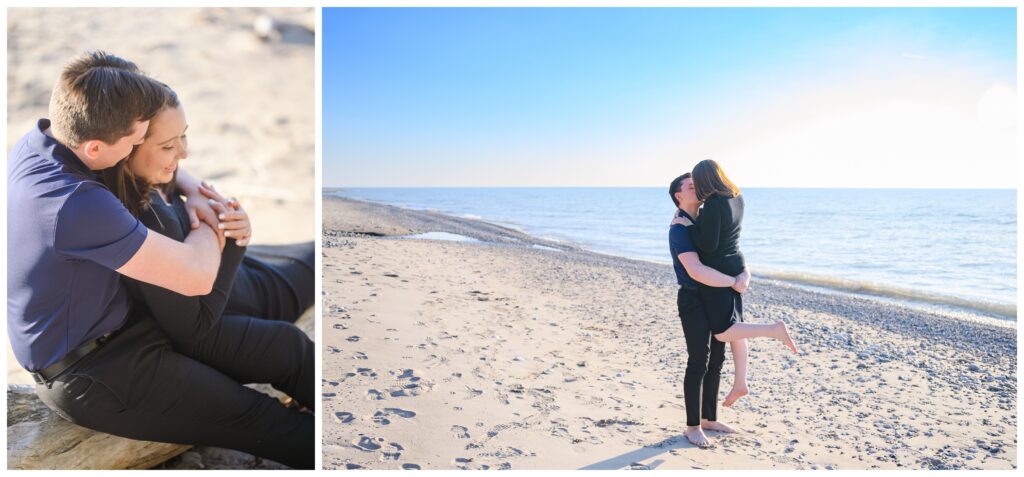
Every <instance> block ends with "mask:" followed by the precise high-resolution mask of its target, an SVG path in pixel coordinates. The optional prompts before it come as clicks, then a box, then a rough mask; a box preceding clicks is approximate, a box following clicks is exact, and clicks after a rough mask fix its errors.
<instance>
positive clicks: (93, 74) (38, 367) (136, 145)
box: [7, 52, 316, 469]
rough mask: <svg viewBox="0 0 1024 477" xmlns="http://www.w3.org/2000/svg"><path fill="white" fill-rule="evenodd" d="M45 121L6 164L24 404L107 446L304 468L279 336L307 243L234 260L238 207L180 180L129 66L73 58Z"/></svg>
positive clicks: (305, 361) (177, 139)
mask: <svg viewBox="0 0 1024 477" xmlns="http://www.w3.org/2000/svg"><path fill="white" fill-rule="evenodd" d="M49 116H50V117H49V118H48V119H40V120H39V121H38V122H37V123H36V125H35V127H34V128H32V130H30V131H29V132H28V133H27V134H25V135H24V136H23V137H22V138H21V139H20V140H19V141H18V143H17V144H15V145H14V147H13V148H12V150H11V154H10V158H9V160H8V189H7V199H8V200H7V207H8V212H7V217H8V229H7V233H8V236H7V239H8V240H7V246H8V249H7V257H8V264H7V283H8V301H7V327H8V328H7V329H8V335H9V337H10V340H11V346H12V348H13V351H14V355H15V357H16V358H17V360H18V362H19V363H20V364H21V366H22V367H24V368H25V369H26V370H27V371H29V372H30V373H31V374H32V377H33V379H34V380H35V382H36V393H37V394H38V395H39V398H40V399H41V400H42V402H43V403H45V404H46V405H47V406H48V407H50V408H51V409H53V410H54V411H55V412H56V413H57V414H58V415H60V416H61V417H62V418H64V419H67V420H69V421H71V422H73V423H76V424H78V425H81V426H84V427H87V428H90V429H94V430H98V431H102V432H106V433H109V434H114V435H117V436H122V437H128V438H132V439H140V440H150V441H160V442H171V443H179V444H190V445H203V446H215V447H224V448H230V449H236V450H241V451H244V452H248V453H250V454H254V455H256V456H260V457H265V458H267V459H270V460H274V461H277V462H280V463H282V464H285V465H288V466H291V467H295V468H304V469H312V468H313V465H314V446H315V440H314V421H313V415H312V414H311V413H310V412H309V411H308V410H304V409H302V408H303V407H305V408H308V409H312V408H313V407H314V404H315V403H314V399H315V392H316V391H315V388H316V378H315V374H314V364H315V363H314V349H313V343H312V341H311V340H310V339H309V338H308V337H307V336H306V334H305V333H304V332H303V331H302V330H301V329H299V328H298V327H296V326H295V325H294V324H293V323H294V321H295V320H296V319H298V318H299V316H301V315H302V314H303V313H304V312H305V311H306V310H307V309H308V308H309V307H310V306H312V304H313V300H314V272H315V270H314V262H313V257H314V248H313V244H312V242H310V243H305V244H297V245H289V246H276V247H262V248H261V247H248V246H247V245H248V242H249V240H250V236H251V234H252V225H251V224H250V222H249V218H248V214H247V213H246V212H245V209H244V208H242V206H241V204H240V203H239V201H238V200H235V199H225V198H224V197H222V196H221V195H220V194H219V193H218V192H217V191H216V190H214V189H213V187H212V186H210V185H209V184H207V183H205V182H200V181H198V180H196V179H195V178H193V177H192V176H190V175H188V174H187V173H185V172H184V171H182V170H179V169H178V163H179V161H181V160H183V159H185V158H186V157H188V139H187V134H186V129H187V128H188V125H187V122H186V119H185V111H184V107H183V106H182V102H181V101H180V100H179V98H178V96H177V95H176V94H175V92H174V91H173V90H172V89H171V88H170V87H169V86H167V85H166V84H163V83H160V82H158V81H156V80H154V79H152V78H150V77H148V76H146V75H145V74H143V73H142V72H141V71H140V70H139V69H138V67H136V65H135V64H134V63H132V62H130V61H127V60H124V59H122V58H119V57H117V56H114V55H110V54H107V53H103V52H93V53H89V54H86V55H84V56H82V57H79V58H77V59H75V60H73V61H72V62H71V63H69V64H68V65H67V66H66V67H65V68H64V70H63V71H62V73H61V76H60V78H59V79H58V81H57V84H56V86H55V87H54V89H53V94H52V96H51V99H50V108H49ZM182 196H184V197H185V198H186V199H187V201H185V200H183V199H182ZM249 383H269V384H271V385H272V386H273V387H274V388H275V389H277V390H279V391H281V392H283V393H285V394H287V395H288V396H290V398H291V399H292V400H293V401H292V402H293V403H296V404H294V405H291V406H288V405H285V404H283V403H282V402H280V401H278V400H277V399H274V398H271V397H270V396H267V395H266V394H263V393H260V392H257V391H255V390H253V389H250V388H248V387H246V386H245V384H249Z"/></svg>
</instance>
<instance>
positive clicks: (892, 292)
mask: <svg viewBox="0 0 1024 477" xmlns="http://www.w3.org/2000/svg"><path fill="white" fill-rule="evenodd" d="M763 274H764V275H765V276H768V277H769V278H774V279H776V280H783V281H788V282H795V283H802V284H805V285H813V286H820V287H825V288H832V289H836V290H842V291H847V292H854V293H866V294H869V295H879V296H883V297H890V298H899V299H904V300H913V301H920V302H925V303H930V304H935V305H947V306H955V307H960V308H967V309H971V310H977V311H981V312H985V313H994V314H997V315H1002V316H1006V317H1010V318H1014V319H1016V317H1017V305H1014V304H1009V303H998V302H993V301H985V300H980V299H973V300H972V299H967V298H961V297H956V296H949V295H938V294H935V293H927V292H923V291H920V290H912V289H907V288H899V287H894V286H892V285H883V284H880V283H873V282H866V281H857V280H848V279H845V278H836V277H826V276H821V275H809V274H805V273H794V272H783V271H765V272H763Z"/></svg>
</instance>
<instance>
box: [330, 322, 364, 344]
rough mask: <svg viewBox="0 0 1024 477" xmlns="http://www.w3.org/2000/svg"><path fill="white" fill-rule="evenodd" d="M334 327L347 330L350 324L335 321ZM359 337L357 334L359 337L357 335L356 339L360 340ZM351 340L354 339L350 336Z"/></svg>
mask: <svg viewBox="0 0 1024 477" xmlns="http://www.w3.org/2000/svg"><path fill="white" fill-rule="evenodd" d="M334 329H336V330H347V329H348V326H345V325H343V324H341V323H335V324H334ZM358 338H359V337H358V336H357V337H356V341H359V339H358ZM349 341H352V339H351V338H349Z"/></svg>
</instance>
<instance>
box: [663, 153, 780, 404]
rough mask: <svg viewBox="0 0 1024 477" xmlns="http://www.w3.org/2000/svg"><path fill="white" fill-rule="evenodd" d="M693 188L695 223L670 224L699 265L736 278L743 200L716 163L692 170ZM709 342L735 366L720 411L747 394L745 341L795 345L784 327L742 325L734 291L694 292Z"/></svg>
mask: <svg viewBox="0 0 1024 477" xmlns="http://www.w3.org/2000/svg"><path fill="white" fill-rule="evenodd" d="M693 185H694V188H695V189H696V194H697V199H698V200H700V201H702V202H703V207H702V208H701V210H700V213H699V215H698V216H697V217H696V219H695V221H693V222H691V221H689V220H687V219H686V218H677V219H676V220H675V221H674V223H681V224H683V225H685V226H686V227H687V231H688V232H689V234H690V238H691V239H692V240H693V242H694V245H696V247H697V250H698V255H699V256H700V261H701V263H703V264H704V265H706V266H709V267H711V268H713V269H715V270H718V271H719V272H722V273H724V274H726V275H730V276H736V275H739V274H741V273H743V272H744V271H745V270H746V269H747V267H746V263H745V260H744V258H743V254H742V253H741V252H740V249H739V238H740V230H741V228H742V222H743V208H744V201H743V195H742V194H741V193H740V188H739V187H737V186H736V185H735V184H733V182H732V181H730V180H729V178H728V177H727V176H726V175H725V172H724V171H723V170H722V168H721V167H720V166H719V165H718V163H717V162H715V161H713V160H711V159H706V160H703V161H701V162H699V163H697V165H696V166H694V168H693ZM699 289H700V296H701V299H702V301H703V303H704V307H705V309H706V312H707V317H708V320H709V322H710V323H709V325H710V328H711V333H712V335H713V336H714V338H715V339H717V340H718V341H721V342H728V343H729V347H730V349H731V350H732V355H733V362H734V364H735V366H736V378H735V379H734V381H733V387H732V390H731V391H730V392H729V394H728V395H727V396H726V398H725V401H724V402H723V403H722V405H723V406H726V407H728V406H732V405H733V403H735V402H736V400H737V399H739V398H741V397H743V396H744V395H746V394H747V392H748V389H747V342H746V339H747V338H755V337H769V338H775V339H778V340H780V341H782V342H783V343H785V344H786V346H788V347H789V349H790V350H792V351H793V352H794V353H796V352H797V348H796V345H795V344H794V343H793V340H792V339H790V337H789V332H788V330H787V329H786V324H785V323H784V322H782V321H777V322H775V323H773V324H754V323H743V298H742V295H741V293H740V291H737V290H736V289H733V288H727V287H710V286H704V285H701V286H699Z"/></svg>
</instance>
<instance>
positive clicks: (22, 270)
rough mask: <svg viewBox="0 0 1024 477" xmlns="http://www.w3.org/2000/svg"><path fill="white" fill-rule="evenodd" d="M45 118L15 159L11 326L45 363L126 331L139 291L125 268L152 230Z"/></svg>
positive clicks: (32, 361) (28, 355) (23, 359)
mask: <svg viewBox="0 0 1024 477" xmlns="http://www.w3.org/2000/svg"><path fill="white" fill-rule="evenodd" d="M49 127H50V121H49V120H47V119H41V120H39V122H38V123H37V124H36V127H35V128H34V129H33V130H32V131H30V132H29V133H28V134H26V135H25V136H24V137H22V138H21V139H20V140H19V141H18V142H17V144H15V145H14V148H13V149H12V150H11V155H10V157H9V158H8V162H7V186H8V187H7V333H8V335H9V336H10V339H11V347H12V348H13V350H14V356H15V357H17V359H18V362H19V363H21V365H22V366H23V367H25V368H26V369H28V370H30V371H37V370H40V369H43V368H46V367H47V366H49V365H51V364H53V363H55V362H56V361H58V360H59V359H61V358H63V357H64V356H65V355H66V354H67V353H68V352H69V351H71V350H73V349H75V348H77V347H78V346H80V345H82V344H83V343H85V342H87V341H90V340H93V339H96V338H98V337H100V336H102V335H104V334H106V333H109V332H111V331H114V330H116V329H117V328H119V327H120V326H121V325H122V324H123V323H124V321H125V319H126V318H127V316H128V308H129V298H128V294H127V291H126V290H125V288H124V285H123V284H122V283H121V280H120V275H119V274H118V273H117V272H116V271H115V270H116V269H118V268H120V267H121V266H122V265H124V264H125V263H127V262H128V260H130V259H131V258H132V257H133V256H134V255H135V252H137V251H138V250H139V248H140V247H141V246H142V242H143V241H145V239H146V232H147V229H146V227H145V226H144V225H142V222H139V220H138V219H136V218H135V217H132V215H131V214H130V213H129V212H128V210H127V209H125V208H124V206H123V205H122V204H121V202H120V201H118V200H117V198H116V197H114V195H113V194H112V193H111V192H110V191H109V190H108V189H107V188H106V187H105V186H103V184H101V183H99V182H97V181H96V180H95V175H94V174H93V172H92V171H90V170H89V168H88V167H86V166H85V164H83V163H82V161H81V160H79V159H78V157H77V156H75V153H74V152H72V151H71V150H70V149H68V148H67V147H65V146H63V145H62V144H60V143H58V142H57V140H56V139H54V138H52V137H50V136H47V135H46V134H44V133H43V131H45V130H46V129H47V128H49Z"/></svg>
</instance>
